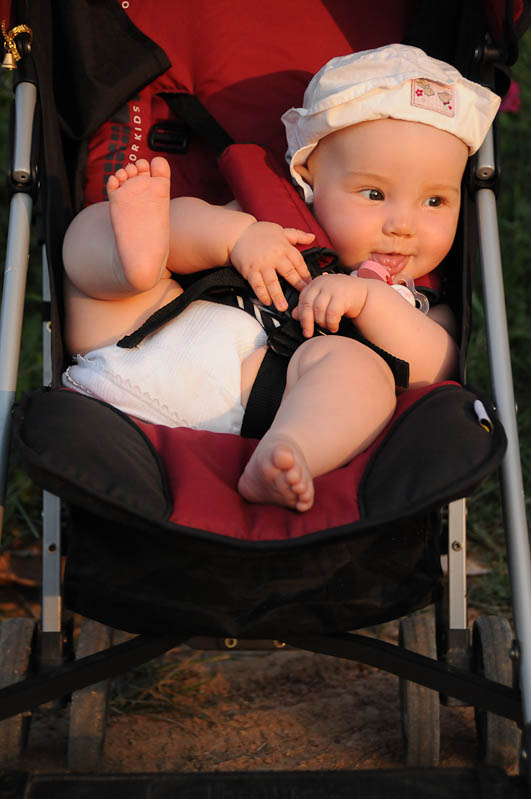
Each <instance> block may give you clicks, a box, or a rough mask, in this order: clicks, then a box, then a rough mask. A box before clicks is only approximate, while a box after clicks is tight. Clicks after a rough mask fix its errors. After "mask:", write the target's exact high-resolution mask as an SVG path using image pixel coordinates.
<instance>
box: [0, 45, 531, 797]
mask: <svg viewBox="0 0 531 799" xmlns="http://www.w3.org/2000/svg"><path fill="white" fill-rule="evenodd" d="M25 44H26V50H27V42H26V43H25V42H24V37H22V42H21V43H20V42H19V49H20V50H22V55H23V58H22V64H21V66H20V67H19V69H18V74H17V85H16V90H15V114H14V119H15V135H14V144H13V150H12V166H11V173H10V180H11V188H12V191H13V194H12V198H11V205H10V222H9V235H8V242H7V253H6V266H5V277H4V288H3V295H2V306H1V316H0V491H1V493H2V496H1V503H0V504H1V509H0V513H1V514H2V517H3V506H4V498H5V487H6V479H7V464H8V457H9V447H10V429H11V410H12V406H13V403H14V400H15V392H16V385H17V371H18V362H19V353H20V341H21V330H22V317H23V305H24V295H25V284H26V275H27V267H28V254H29V241H30V222H31V216H32V210H33V201H34V197H35V194H36V192H37V188H38V174H37V168H36V163H35V143H34V142H35V139H34V136H33V135H32V134H33V132H34V119H35V117H36V109H37V88H36V80H35V78H34V76H33V75H32V73H31V62H30V59H29V58H28V57H27V52H24V49H25V47H24V46H25ZM496 175H497V166H496V160H495V153H494V146H493V136H492V131H491V132H490V133H489V135H488V137H487V139H486V141H485V143H484V144H483V146H482V147H481V149H480V151H479V153H478V154H477V156H476V160H475V168H474V177H475V192H476V198H477V219H478V228H479V238H480V249H481V273H482V283H483V293H484V305H485V309H486V331H487V341H488V350H489V360H490V369H491V377H492V387H493V394H494V398H495V403H496V406H497V411H498V414H499V416H500V420H501V422H502V424H503V427H504V429H505V431H506V435H507V439H508V447H507V452H506V455H505V457H504V460H503V463H502V467H501V490H502V495H503V509H504V520H505V528H506V536H507V547H508V556H509V575H510V580H511V588H512V595H513V609H514V621H515V629H516V641H515V645H514V659H515V660H516V661H517V665H518V674H519V682H520V687H521V702H522V709H521V723H522V725H523V742H522V750H521V767H522V773H523V774H525V776H526V778H527V780H528V784H529V785H530V786H531V770H530V769H529V767H528V765H527V764H528V757H527V753H528V751H529V746H530V745H531V742H530V740H529V737H530V735H531V614H529V608H530V607H531V554H530V547H529V539H528V530H527V521H526V512H525V502H524V493H523V479H522V470H521V463H520V457H519V443H518V431H517V425H516V414H515V400H514V390H513V382H512V373H511V365H510V353H509V344H508V332H507V318H506V312H505V302H504V291H503V280H502V265H501V254H500V249H499V240H498V226H497V216H496V198H495V181H496ZM48 285H49V283H48V277H47V266H46V253H45V250H43V299H44V302H45V303H46V302H48V301H49V299H50V295H49V288H48ZM43 334H44V336H43V338H44V341H43V352H44V370H43V372H44V374H43V378H44V383H45V384H47V383H48V382H49V381H50V378H51V362H50V357H49V352H50V337H51V334H50V323H49V322H46V321H45V322H44V323H43ZM448 536H449V540H448V572H449V592H448V593H449V596H448V599H449V610H448V652H447V664H446V665H444V664H440V663H434V661H431V660H429V659H428V658H426V657H423V656H420V655H415V654H412V653H410V652H407V651H406V650H402V652H401V653H398V652H392V651H391V650H396V649H397V648H396V647H391V646H390V645H388V644H383V642H376V641H374V640H373V639H368V638H366V637H364V636H357V635H350V634H349V635H347V634H345V635H332V636H326V637H324V636H315V637H312V636H304V637H292V638H290V640H289V641H287V643H289V644H292V645H294V646H299V647H301V648H311V650H312V651H315V652H325V653H327V654H338V655H339V656H344V654H342V651H338V646H337V644H338V642H339V643H345V644H346V645H347V646H349V647H350V649H351V654H350V655H349V657H350V656H354V655H355V656H356V659H359V660H360V661H361V662H365V663H371V664H372V665H377V666H379V667H380V668H384V669H386V670H388V671H390V672H392V673H394V674H398V675H399V676H401V677H404V678H407V679H408V680H413V681H415V682H418V683H419V684H421V685H425V686H427V687H431V688H435V689H439V690H441V691H442V693H444V694H447V695H448V696H454V697H458V698H460V699H461V700H463V701H467V700H469V701H470V699H472V703H473V704H477V705H478V706H479V707H483V709H486V710H492V711H493V712H497V713H499V714H500V715H504V716H506V717H507V718H512V719H518V720H520V711H519V696H518V693H517V692H515V691H513V690H511V689H508V688H507V687H505V686H500V685H499V684H498V683H495V682H493V681H491V680H486V679H483V680H479V679H478V678H476V679H475V681H474V685H472V683H471V682H470V680H469V679H467V675H465V674H464V673H463V672H460V671H459V667H461V666H463V665H464V659H465V658H464V653H465V654H466V650H467V648H468V640H469V631H468V620H467V607H466V589H465V586H466V500H464V499H462V500H457V501H455V502H452V503H451V504H450V506H449V529H448ZM60 574H61V545H60V500H59V499H58V498H57V497H55V496H54V495H52V494H49V493H48V492H46V491H45V492H44V496H43V581H42V585H43V597H42V622H41V629H40V652H41V655H40V661H41V672H42V674H41V675H40V676H38V677H34V678H31V679H30V680H27V681H25V683H20V684H19V685H18V686H17V685H14V686H11V687H10V688H7V689H6V688H4V689H3V690H2V692H1V694H0V695H1V699H2V709H1V711H0V718H7V717H9V716H12V715H13V714H14V713H20V712H22V711H24V710H26V709H28V708H34V707H36V706H37V705H38V704H40V703H42V702H46V701H48V700H49V699H52V698H55V697H57V696H62V695H64V694H65V693H68V692H69V691H70V690H74V689H76V688H79V687H82V686H85V685H89V684H92V683H94V682H99V681H100V680H101V679H103V678H104V677H108V676H111V675H114V674H117V673H120V672H121V671H123V669H124V668H130V667H131V666H133V665H136V664H137V663H141V662H144V661H145V660H147V659H149V658H151V657H154V656H156V655H158V654H162V653H163V652H165V651H167V650H168V649H169V648H172V647H174V646H176V645H178V644H179V643H181V642H182V641H183V639H182V638H179V639H178V638H177V637H176V636H175V635H168V636H146V635H142V636H139V637H138V638H137V639H134V640H132V641H128V642H126V643H122V644H120V645H118V646H115V647H113V649H112V650H109V655H108V656H107V657H104V656H103V655H104V654H105V653H102V655H92V656H89V657H87V658H85V659H84V661H78V662H77V663H76V664H70V665H68V664H67V665H66V667H65V666H63V668H62V669H60V668H59V667H60V666H61V664H62V662H63V630H62V616H61V577H60ZM184 640H186V639H184ZM188 642H189V643H190V644H192V645H193V643H194V639H192V640H189V641H188ZM196 643H197V645H205V641H204V639H203V640H199V639H197V640H196ZM255 643H257V644H258V643H259V642H255ZM213 645H214V646H222V647H225V648H233V642H231V643H228V642H227V641H225V642H217V643H214V644H213ZM265 645H266V646H268V645H267V644H265ZM206 646H209V643H208V642H206ZM113 650H114V656H113V655H112V652H113ZM69 675H70V676H69ZM441 679H442V680H443V682H442V683H441ZM26 683H27V684H26ZM30 683H31V685H30ZM441 685H444V688H442V687H441ZM530 755H531V753H530Z"/></svg>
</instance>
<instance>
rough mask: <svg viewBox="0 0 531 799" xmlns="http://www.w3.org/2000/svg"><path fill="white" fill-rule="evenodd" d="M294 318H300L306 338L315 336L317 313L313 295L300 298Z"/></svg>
mask: <svg viewBox="0 0 531 799" xmlns="http://www.w3.org/2000/svg"><path fill="white" fill-rule="evenodd" d="M292 316H293V318H294V319H298V320H299V322H300V326H301V328H302V334H303V336H305V337H306V338H311V337H312V336H313V330H314V324H315V314H314V299H313V296H311V295H307V296H303V295H301V297H300V298H299V304H298V305H297V307H296V308H295V310H294V311H293V314H292Z"/></svg>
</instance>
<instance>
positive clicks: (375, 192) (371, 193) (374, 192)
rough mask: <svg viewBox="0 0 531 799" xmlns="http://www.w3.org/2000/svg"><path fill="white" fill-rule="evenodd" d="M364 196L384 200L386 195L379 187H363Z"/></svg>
mask: <svg viewBox="0 0 531 799" xmlns="http://www.w3.org/2000/svg"><path fill="white" fill-rule="evenodd" d="M361 194H362V196H363V197H366V198H367V199H368V200H373V201H374V200H383V199H384V196H383V193H382V192H381V191H380V190H379V189H363V191H362V192H361Z"/></svg>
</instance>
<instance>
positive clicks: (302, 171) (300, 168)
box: [295, 164, 313, 189]
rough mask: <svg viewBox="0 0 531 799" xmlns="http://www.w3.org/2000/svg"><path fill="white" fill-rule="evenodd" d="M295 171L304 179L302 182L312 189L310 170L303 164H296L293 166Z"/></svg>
mask: <svg viewBox="0 0 531 799" xmlns="http://www.w3.org/2000/svg"><path fill="white" fill-rule="evenodd" d="M295 172H298V173H299V175H300V176H301V178H302V179H303V180H304V182H305V183H307V184H308V186H311V187H312V189H313V177H312V173H311V172H310V170H309V169H308V167H307V166H305V165H304V164H297V166H296V167H295Z"/></svg>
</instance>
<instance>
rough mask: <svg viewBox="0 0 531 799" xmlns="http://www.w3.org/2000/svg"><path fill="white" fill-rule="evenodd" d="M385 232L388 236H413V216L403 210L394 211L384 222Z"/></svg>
mask: <svg viewBox="0 0 531 799" xmlns="http://www.w3.org/2000/svg"><path fill="white" fill-rule="evenodd" d="M383 232H384V233H385V234H386V235H387V236H413V235H414V233H415V221H414V219H413V214H411V213H409V212H408V211H407V210H406V209H403V208H402V209H400V208H396V209H393V210H392V211H391V212H390V213H389V214H388V215H387V217H386V218H385V220H384V223H383Z"/></svg>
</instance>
